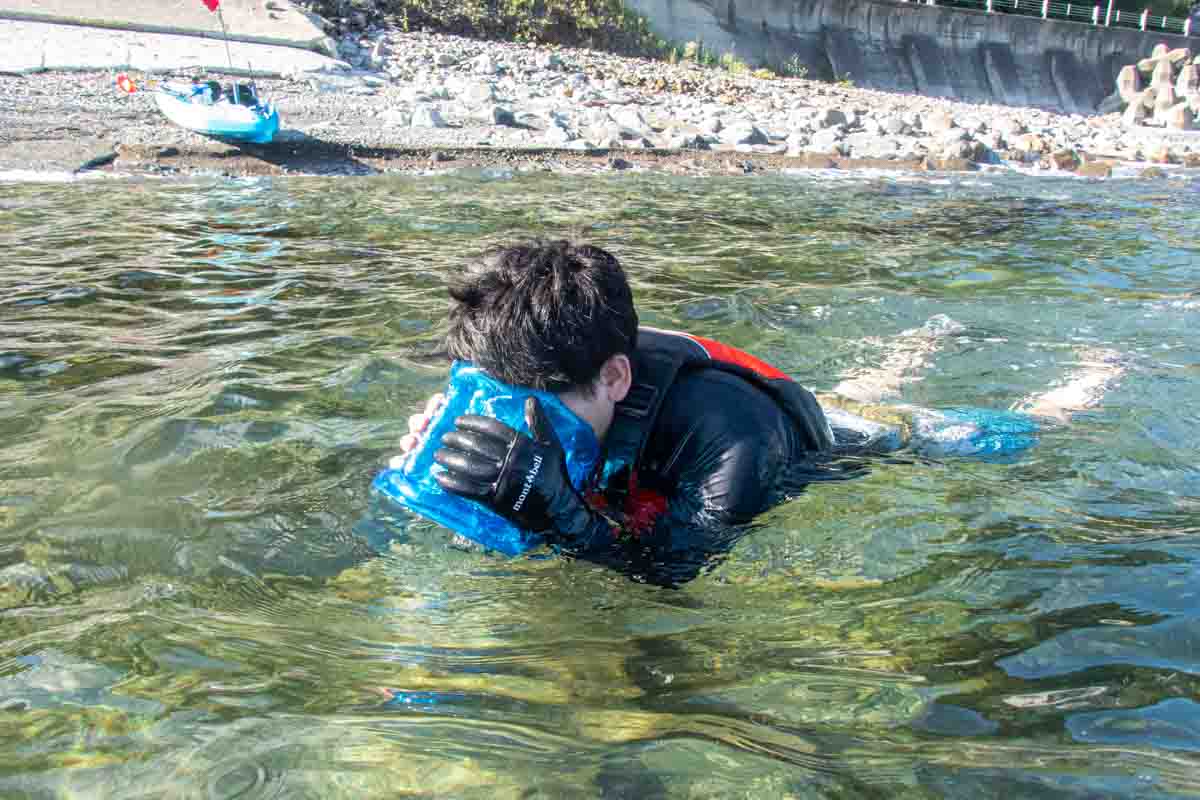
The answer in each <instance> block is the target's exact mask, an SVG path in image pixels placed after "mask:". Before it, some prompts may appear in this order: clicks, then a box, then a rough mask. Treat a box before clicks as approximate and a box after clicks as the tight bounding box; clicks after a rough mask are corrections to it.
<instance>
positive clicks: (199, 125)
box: [154, 81, 279, 144]
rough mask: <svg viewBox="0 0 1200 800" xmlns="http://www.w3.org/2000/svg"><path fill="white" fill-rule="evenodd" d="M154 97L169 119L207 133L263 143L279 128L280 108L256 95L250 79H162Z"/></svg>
mask: <svg viewBox="0 0 1200 800" xmlns="http://www.w3.org/2000/svg"><path fill="white" fill-rule="evenodd" d="M154 100H155V102H157V103H158V108H159V110H160V111H162V113H163V116H165V117H166V118H167V119H169V120H171V122H174V123H175V124H176V125H179V126H181V127H184V128H187V129H188V130H192V131H196V132H197V133H203V134H207V135H209V136H219V137H221V138H224V139H234V140H237V141H242V142H253V143H255V144H266V143H267V142H269V141H271V140H272V139H273V138H275V134H276V133H277V132H278V131H279V112H278V111H276V110H275V107H274V106H272V105H271V104H269V103H264V102H262V100H260V99H259V97H258V92H257V90H256V89H255V88H254V84H252V83H245V84H233V85H232V86H230V87H222V86H221V85H220V84H218V83H217V82H216V81H208V82H205V83H183V82H164V83H162V84H160V85H159V86H158V88H157V89H156V90H155V92H154Z"/></svg>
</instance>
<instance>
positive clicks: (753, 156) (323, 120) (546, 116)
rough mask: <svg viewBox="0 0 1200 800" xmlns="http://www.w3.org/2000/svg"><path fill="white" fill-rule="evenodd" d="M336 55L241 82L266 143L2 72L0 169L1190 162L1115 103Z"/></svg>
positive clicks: (586, 61)
mask: <svg viewBox="0 0 1200 800" xmlns="http://www.w3.org/2000/svg"><path fill="white" fill-rule="evenodd" d="M337 45H338V53H339V56H340V58H341V63H340V64H339V67H341V68H339V69H337V70H328V71H321V72H305V73H300V74H292V75H282V76H278V77H273V78H259V79H258V81H257V82H258V85H259V88H260V92H261V93H262V94H263V95H264V96H265V97H267V98H268V99H269V100H270V101H272V102H273V103H275V104H276V106H277V107H278V109H279V112H280V115H281V118H282V130H281V132H280V134H279V135H278V136H277V138H276V140H275V141H274V142H273V143H271V144H270V145H264V146H254V145H235V144H230V143H225V142H220V141H214V140H212V139H208V138H206V137H203V136H200V135H197V134H194V133H191V132H189V131H186V130H184V129H181V128H178V127H175V126H173V125H172V124H171V123H169V122H167V121H166V119H165V118H163V117H162V115H161V114H160V113H159V112H158V111H157V109H156V108H155V105H154V102H153V99H152V97H151V93H150V92H148V91H145V89H147V88H149V87H151V86H153V84H154V82H155V81H156V80H159V79H161V78H163V77H165V76H163V75H147V74H139V73H131V77H132V78H133V79H134V81H135V83H137V84H138V85H139V86H140V87H142V90H141V91H138V92H135V93H133V94H125V93H123V92H121V91H119V90H118V89H117V88H116V85H115V78H116V75H115V74H114V73H112V72H107V71H106V72H40V73H34V74H24V75H0V170H3V171H7V172H12V171H33V172H63V171H65V172H71V173H73V172H77V171H80V170H83V171H88V172H92V171H103V172H116V173H134V174H149V175H155V174H158V175H163V174H196V173H218V174H234V175H277V174H373V173H381V172H409V173H411V172H422V171H428V170H445V169H459V168H464V167H496V166H499V167H506V168H515V169H551V170H555V169H563V170H584V171H587V170H597V171H600V170H614V169H616V170H621V169H658V170H666V171H672V172H682V173H691V174H710V173H712V174H718V173H719V174H724V173H752V172H761V171H773V170H781V169H793V168H815V169H855V168H875V169H894V170H939V171H940V170H950V171H960V170H978V169H984V170H1012V169H1019V170H1024V171H1032V172H1038V171H1057V172H1062V171H1069V172H1074V173H1077V174H1080V175H1084V176H1088V177H1106V176H1108V175H1111V174H1112V171H1113V170H1114V169H1115V168H1121V167H1128V166H1131V165H1132V166H1133V167H1135V168H1138V169H1142V170H1146V171H1148V174H1151V175H1153V174H1159V173H1160V172H1161V171H1162V169H1163V168H1164V167H1171V168H1180V167H1183V168H1186V167H1196V166H1200V133H1197V132H1195V131H1171V130H1168V129H1166V128H1162V127H1148V126H1145V125H1138V126H1131V125H1128V124H1127V123H1126V122H1125V121H1123V119H1122V116H1121V114H1120V113H1119V112H1114V113H1109V114H1095V115H1078V114H1074V115H1068V114H1063V113H1058V112H1056V111H1054V110H1051V109H1040V108H1014V107H1007V106H997V105H979V104H972V103H962V102H956V101H952V100H947V99H941V98H932V97H923V96H917V95H911V94H902V93H891V92H880V91H873V90H869V89H865V88H862V87H857V86H854V85H853V84H852V83H851V82H850V81H843V82H840V83H829V82H822V81H814V80H809V79H806V78H805V77H803V76H802V75H790V76H789V75H774V74H764V73H758V72H755V71H753V70H751V69H749V68H745V67H742V68H735V69H733V70H730V69H727V68H722V67H719V66H705V65H700V64H697V63H695V62H693V61H690V60H682V61H679V62H677V63H669V62H666V61H657V60H649V59H642V58H629V57H621V56H616V55H612V54H608V53H604V52H599V51H594V50H585V49H575V48H562V47H548V46H544V45H539V46H533V45H526V44H519V43H506V42H494V41H482V40H476V39H469V38H463V37H458V36H450V35H444V34H436V33H422V32H402V31H399V30H391V29H378V28H376V29H371V30H367V31H364V32H361V33H359V34H357V35H353V36H345V37H343V38H342V39H340V40H339V41H338V42H337Z"/></svg>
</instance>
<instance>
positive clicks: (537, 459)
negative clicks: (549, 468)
mask: <svg viewBox="0 0 1200 800" xmlns="http://www.w3.org/2000/svg"><path fill="white" fill-rule="evenodd" d="M541 469H542V457H541V456H534V457H533V466H532V467H530V468H529V472H527V473H526V474H525V480H524V481H523V482H522V484H521V493H520V494H519V495H517V502H515V503H513V507H512V510H513V511H520V510H521V506H523V505H525V498H526V497H529V491H530V490H531V489H532V488H533V482H534V481H535V480H537V474H538V472H539V471H540V470H541Z"/></svg>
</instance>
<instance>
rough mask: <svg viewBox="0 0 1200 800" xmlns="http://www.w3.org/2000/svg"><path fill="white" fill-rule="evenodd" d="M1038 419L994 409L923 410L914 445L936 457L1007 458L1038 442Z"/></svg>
mask: <svg viewBox="0 0 1200 800" xmlns="http://www.w3.org/2000/svg"><path fill="white" fill-rule="evenodd" d="M1038 430H1039V426H1038V423H1037V421H1036V420H1035V419H1034V418H1033V417H1031V416H1029V415H1028V414H1022V413H1021V412H1020V411H1000V410H997V409H992V408H943V409H940V410H937V411H935V410H932V409H921V410H919V411H917V413H915V414H914V415H913V432H912V442H913V447H914V448H915V449H916V450H917V451H918V452H921V453H924V454H926V455H932V456H983V457H992V458H1003V457H1005V456H1012V455H1015V454H1017V453H1019V452H1021V451H1022V450H1027V449H1028V448H1030V447H1033V446H1034V445H1035V444H1037V442H1038V435H1037V434H1038Z"/></svg>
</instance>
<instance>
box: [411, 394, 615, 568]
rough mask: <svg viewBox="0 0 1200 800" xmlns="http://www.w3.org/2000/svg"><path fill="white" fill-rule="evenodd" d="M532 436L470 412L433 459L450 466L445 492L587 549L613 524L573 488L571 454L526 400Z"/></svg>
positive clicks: (443, 478) (533, 401)
mask: <svg viewBox="0 0 1200 800" xmlns="http://www.w3.org/2000/svg"><path fill="white" fill-rule="evenodd" d="M525 422H526V424H527V425H528V426H529V431H530V433H531V434H532V437H531V436H526V435H525V434H523V433H519V432H517V431H515V430H513V429H512V428H510V427H509V426H508V425H505V424H504V423H503V422H499V421H498V420H494V419H492V418H491V417H482V416H477V415H475V414H464V415H462V416H461V417H459V418H458V419H456V420H455V421H454V426H455V429H454V430H453V431H450V432H449V433H447V434H446V435H445V436H444V437H442V446H441V447H440V448H438V450H437V452H435V453H434V454H433V459H434V461H436V462H437V463H439V464H441V465H442V466H443V467H445V468H446V471H445V472H440V473H438V475H437V476H436V478H437V482H438V483H439V484H441V485H442V488H444V489H446V490H447V491H450V492H454V493H455V494H459V495H462V496H463V497H467V498H470V499H472V500H477V501H478V502H480V503H483V504H484V505H485V506H487V507H488V508H491V509H492V510H493V511H495V512H496V513H497V514H499V515H500V516H502V517H504V518H505V519H507V520H509V521H510V522H512V523H513V524H514V525H516V526H517V527H518V528H522V529H524V530H527V531H532V532H534V533H557V534H559V535H560V536H562V537H563V538H564V539H566V540H567V542H568V543H575V544H579V545H584V546H586V543H587V542H588V541H589V540H590V539H591V536H592V535H593V534H594V533H596V532H598V530H599V529H598V528H597V526H598V525H600V526H602V528H603V529H604V530H607V529H608V523H607V521H606V520H604V519H603V518H602V517H600V515H599V514H596V513H595V512H593V511H592V510H591V509H590V508H588V506H587V503H586V502H584V500H583V498H582V497H580V496H579V493H578V492H576V491H575V487H574V486H572V485H571V478H570V476H569V475H568V474H567V461H566V454H565V453H564V452H563V448H562V444H561V443H560V442H559V440H558V435H557V434H556V433H555V432H554V428H553V426H552V425H551V424H550V419H549V418H548V417H547V416H546V412H544V411H543V410H542V407H541V404H539V403H538V401H537V398H534V397H530V398H529V399H528V400H526V401H525Z"/></svg>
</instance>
